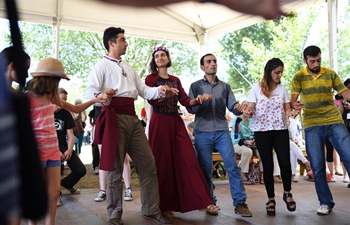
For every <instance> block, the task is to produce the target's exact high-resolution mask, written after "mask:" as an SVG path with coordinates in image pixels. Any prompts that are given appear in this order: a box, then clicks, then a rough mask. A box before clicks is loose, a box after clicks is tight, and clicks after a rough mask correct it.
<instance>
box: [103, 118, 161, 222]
mask: <svg viewBox="0 0 350 225" xmlns="http://www.w3.org/2000/svg"><path fill="white" fill-rule="evenodd" d="M117 119H118V126H119V139H118V150H117V149H116V151H118V152H117V155H116V159H115V162H114V170H113V171H112V172H108V175H107V212H108V215H109V218H111V219H113V218H120V217H121V211H122V209H123V206H122V203H123V195H124V191H123V184H122V181H121V178H122V174H123V163H124V158H125V154H126V153H128V154H129V156H130V157H131V159H132V161H133V162H134V163H135V165H136V167H137V171H138V175H139V179H140V187H141V204H142V207H141V213H142V214H143V215H155V214H158V213H160V210H159V191H158V178H157V170H156V167H155V161H154V157H153V154H152V151H151V148H150V147H149V144H148V140H147V139H146V136H145V132H144V129H143V127H142V125H141V123H140V121H139V119H138V117H137V116H130V115H122V114H117ZM102 151H103V149H102Z"/></svg>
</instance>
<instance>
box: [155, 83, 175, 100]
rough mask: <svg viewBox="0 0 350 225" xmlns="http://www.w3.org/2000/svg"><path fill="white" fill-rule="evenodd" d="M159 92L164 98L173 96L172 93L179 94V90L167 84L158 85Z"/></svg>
mask: <svg viewBox="0 0 350 225" xmlns="http://www.w3.org/2000/svg"><path fill="white" fill-rule="evenodd" d="M158 90H159V93H160V95H161V96H162V97H165V98H170V97H173V96H174V95H178V94H179V90H178V89H176V88H171V87H169V86H168V85H162V86H160V87H159V89H158Z"/></svg>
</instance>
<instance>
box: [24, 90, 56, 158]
mask: <svg viewBox="0 0 350 225" xmlns="http://www.w3.org/2000/svg"><path fill="white" fill-rule="evenodd" d="M27 95H28V98H29V100H30V117H31V120H32V124H33V130H34V134H35V139H36V142H37V145H38V149H39V157H40V161H41V162H45V161H48V160H60V153H59V148H58V139H57V134H56V127H55V119H54V105H53V104H52V103H51V102H50V103H48V104H42V103H40V102H38V101H37V100H36V99H35V97H34V96H32V95H31V94H30V93H29V92H28V93H27Z"/></svg>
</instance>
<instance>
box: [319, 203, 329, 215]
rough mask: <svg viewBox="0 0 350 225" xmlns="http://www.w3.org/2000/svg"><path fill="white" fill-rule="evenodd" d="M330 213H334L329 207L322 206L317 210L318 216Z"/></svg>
mask: <svg viewBox="0 0 350 225" xmlns="http://www.w3.org/2000/svg"><path fill="white" fill-rule="evenodd" d="M330 212H332V208H331V207H329V206H328V205H321V206H320V208H318V209H317V214H318V215H328V214H329V213H330Z"/></svg>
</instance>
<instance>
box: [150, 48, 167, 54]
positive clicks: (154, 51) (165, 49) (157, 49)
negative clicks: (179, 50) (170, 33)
mask: <svg viewBox="0 0 350 225" xmlns="http://www.w3.org/2000/svg"><path fill="white" fill-rule="evenodd" d="M158 51H164V52H166V53H168V54H169V50H168V49H167V48H166V47H163V46H159V47H156V48H154V49H153V52H152V55H154V53H156V52H158Z"/></svg>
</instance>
